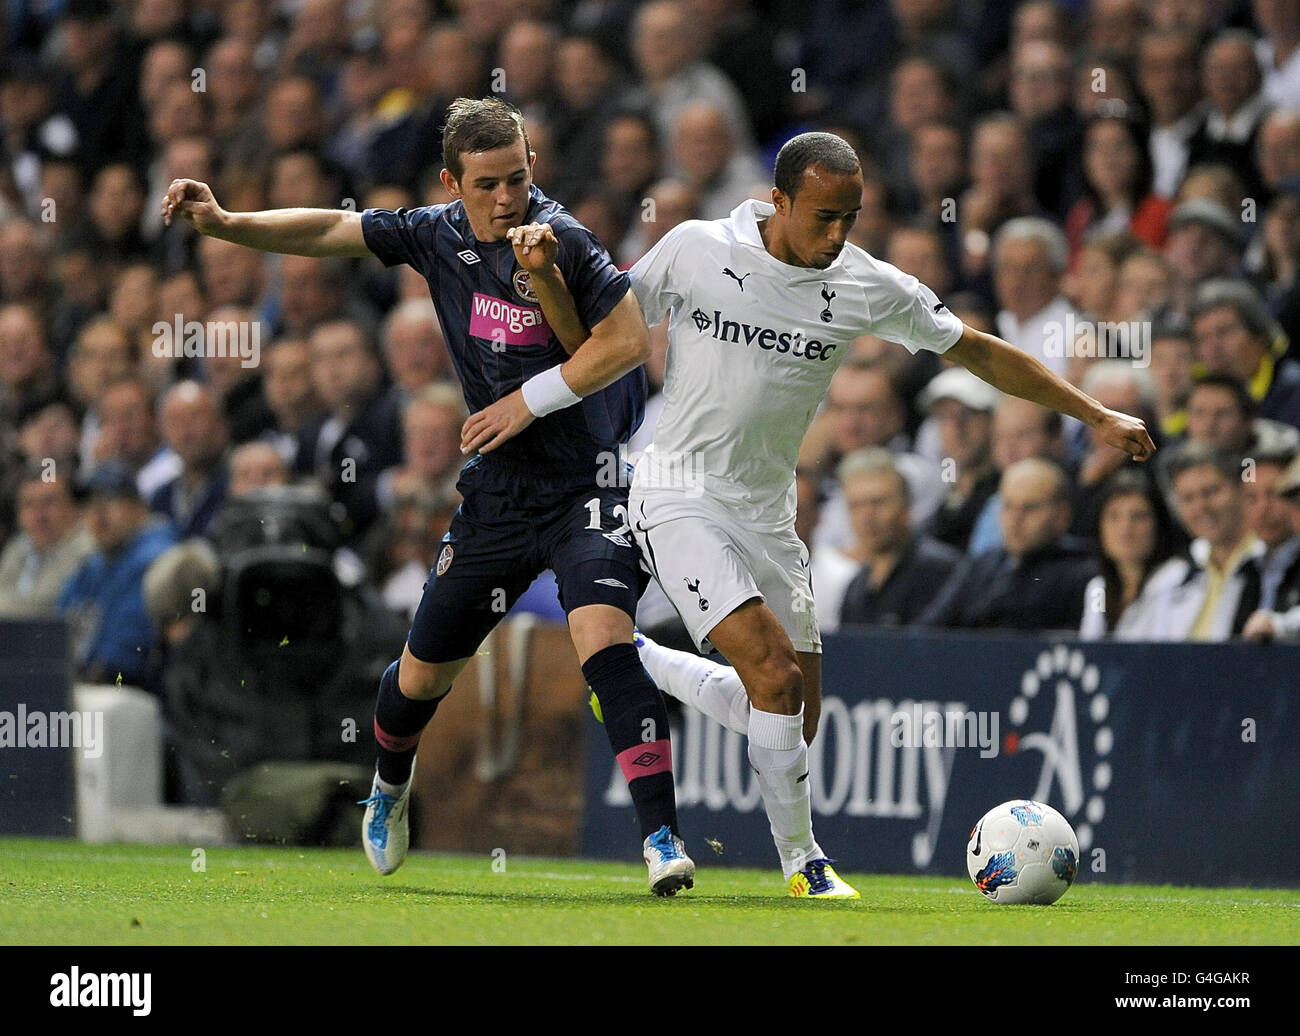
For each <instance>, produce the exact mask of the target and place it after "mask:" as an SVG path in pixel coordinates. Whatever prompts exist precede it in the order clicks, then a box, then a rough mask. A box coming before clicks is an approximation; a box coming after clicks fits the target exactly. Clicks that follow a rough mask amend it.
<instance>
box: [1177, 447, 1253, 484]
mask: <svg viewBox="0 0 1300 1036" xmlns="http://www.w3.org/2000/svg"><path fill="white" fill-rule="evenodd" d="M1207 466H1208V467H1212V468H1214V469H1215V470H1216V471H1217V472H1218V473H1219V474H1220V475H1222V476H1223V477H1224V478H1225V479H1226V480H1227V481H1228V482H1230V483H1232V484H1233V485H1236V484H1239V483H1240V482H1241V461H1240V460H1239V459H1238V457H1237V455H1236V454H1234V453H1229V452H1228V451H1226V450H1220V449H1218V448H1217V447H1214V446H1211V445H1210V444H1209V443H1204V442H1185V443H1183V444H1182V445H1181V446H1179V447H1178V450H1177V452H1175V453H1174V455H1173V457H1171V458H1170V460H1169V484H1170V485H1171V486H1172V485H1173V484H1174V482H1176V481H1177V480H1178V476H1179V475H1181V474H1183V472H1185V471H1191V470H1192V468H1201V467H1207Z"/></svg>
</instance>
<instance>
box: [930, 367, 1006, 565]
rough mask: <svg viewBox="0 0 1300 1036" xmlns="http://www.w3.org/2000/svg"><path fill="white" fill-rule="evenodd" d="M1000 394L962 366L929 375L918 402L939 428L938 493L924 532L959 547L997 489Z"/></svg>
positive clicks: (959, 548) (961, 546) (964, 541)
mask: <svg viewBox="0 0 1300 1036" xmlns="http://www.w3.org/2000/svg"><path fill="white" fill-rule="evenodd" d="M1000 396H1001V393H999V392H998V390H997V389H995V388H994V387H993V386H992V385H989V384H988V383H987V382H984V381H981V380H980V379H979V378H977V377H975V375H974V374H972V373H971V372H970V371H968V370H966V369H965V368H964V367H952V368H950V369H948V370H945V371H943V372H942V373H940V374H938V375H936V376H935V378H934V380H933V381H931V382H930V384H929V385H927V386H926V387H925V390H924V391H923V392H922V393H921V403H922V405H923V406H924V407H925V408H926V409H927V410H928V411H929V414H930V420H931V421H933V422H934V424H935V426H936V427H937V429H938V432H939V443H940V448H941V449H942V451H943V462H942V464H941V470H940V479H941V482H942V484H943V486H944V494H943V497H942V499H941V500H940V503H939V507H938V509H937V510H936V511H935V513H934V514H933V515H932V516H931V518H930V521H929V524H928V526H927V528H926V531H927V532H928V533H929V534H930V535H931V536H934V537H935V538H936V539H939V540H942V541H943V542H944V543H947V544H948V545H949V546H952V547H955V548H957V549H958V550H961V551H964V550H965V549H966V544H967V543H968V542H969V541H970V536H971V533H972V532H973V531H974V529H975V522H976V520H977V519H978V518H979V514H980V512H981V511H982V510H984V505H985V504H987V503H988V500H989V497H991V496H992V495H993V494H994V493H995V492H997V487H998V471H997V467H996V466H995V465H994V463H993V450H992V445H993V434H992V430H993V410H994V409H995V408H996V407H997V404H998V399H999V397H1000Z"/></svg>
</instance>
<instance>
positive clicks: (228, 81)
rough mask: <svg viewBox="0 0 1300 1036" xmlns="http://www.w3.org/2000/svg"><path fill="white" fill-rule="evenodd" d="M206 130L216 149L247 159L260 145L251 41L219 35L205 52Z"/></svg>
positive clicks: (258, 85)
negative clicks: (206, 72) (206, 75)
mask: <svg viewBox="0 0 1300 1036" xmlns="http://www.w3.org/2000/svg"><path fill="white" fill-rule="evenodd" d="M203 67H204V68H206V69H207V71H208V84H207V85H208V106H209V108H208V128H209V131H210V132H211V134H212V139H213V143H214V146H215V148H216V150H218V151H220V153H221V154H223V155H228V156H231V157H232V158H236V159H237V160H238V159H242V158H251V157H252V156H253V154H254V153H255V151H256V149H257V148H258V147H259V144H260V140H259V138H260V133H259V130H258V126H257V114H256V112H257V102H258V98H259V96H260V94H261V88H262V84H261V76H260V73H259V71H258V68H257V65H256V63H255V61H254V46H253V44H252V42H251V41H249V40H245V39H239V38H238V37H236V36H223V37H222V38H221V39H219V40H218V41H217V42H216V43H214V44H213V45H212V47H211V49H209V50H208V53H207V57H206V58H205V60H204V63H203Z"/></svg>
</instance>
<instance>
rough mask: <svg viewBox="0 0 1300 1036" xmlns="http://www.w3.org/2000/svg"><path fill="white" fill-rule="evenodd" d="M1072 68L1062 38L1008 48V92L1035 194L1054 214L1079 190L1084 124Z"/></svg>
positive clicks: (1069, 203) (1044, 208)
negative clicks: (1024, 133)
mask: <svg viewBox="0 0 1300 1036" xmlns="http://www.w3.org/2000/svg"><path fill="white" fill-rule="evenodd" d="M1070 73H1071V69H1070V52H1069V51H1068V50H1067V49H1066V48H1065V46H1064V44H1063V43H1060V42H1057V41H1054V40H1034V41H1030V42H1026V43H1023V44H1021V45H1019V46H1018V47H1016V48H1015V49H1014V50H1013V51H1012V56H1011V84H1010V89H1009V90H1008V97H1009V98H1010V101H1011V110H1012V111H1013V112H1014V113H1015V114H1016V116H1017V117H1019V118H1020V119H1021V120H1022V121H1023V122H1024V124H1025V126H1026V128H1027V130H1028V135H1029V142H1030V148H1031V151H1032V155H1033V167H1034V195H1035V197H1036V198H1037V199H1038V204H1039V205H1040V206H1041V207H1042V208H1043V210H1044V211H1046V212H1051V213H1054V214H1055V215H1056V217H1057V218H1058V219H1059V218H1060V217H1061V216H1063V215H1064V214H1065V212H1066V211H1067V209H1069V207H1070V205H1071V204H1072V203H1073V202H1074V200H1075V199H1076V198H1078V196H1079V193H1080V192H1081V191H1082V189H1083V184H1082V183H1081V182H1080V177H1079V173H1078V171H1077V169H1076V164H1077V159H1076V156H1077V155H1078V154H1079V151H1080V138H1081V136H1082V132H1083V125H1082V123H1081V121H1080V119H1079V116H1078V113H1076V112H1075V110H1074V105H1073V104H1072V99H1071V96H1070V79H1071V75H1070Z"/></svg>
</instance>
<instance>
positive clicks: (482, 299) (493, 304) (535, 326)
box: [469, 291, 551, 349]
mask: <svg viewBox="0 0 1300 1036" xmlns="http://www.w3.org/2000/svg"><path fill="white" fill-rule="evenodd" d="M469 333H470V334H472V335H473V336H474V337H475V338H486V339H487V340H488V341H490V342H491V343H492V347H493V348H494V349H495V348H497V347H498V345H501V346H506V345H545V344H546V343H547V342H549V341H550V340H551V327H550V325H549V324H547V322H546V318H545V317H544V316H542V311H541V310H540V309H538V308H537V307H535V306H516V305H514V303H511V302H507V301H506V300H505V299H499V298H497V297H496V296H494V295H484V294H482V293H481V292H477V291H476V292H474V308H473V309H472V310H471V312H470V318H469Z"/></svg>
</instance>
